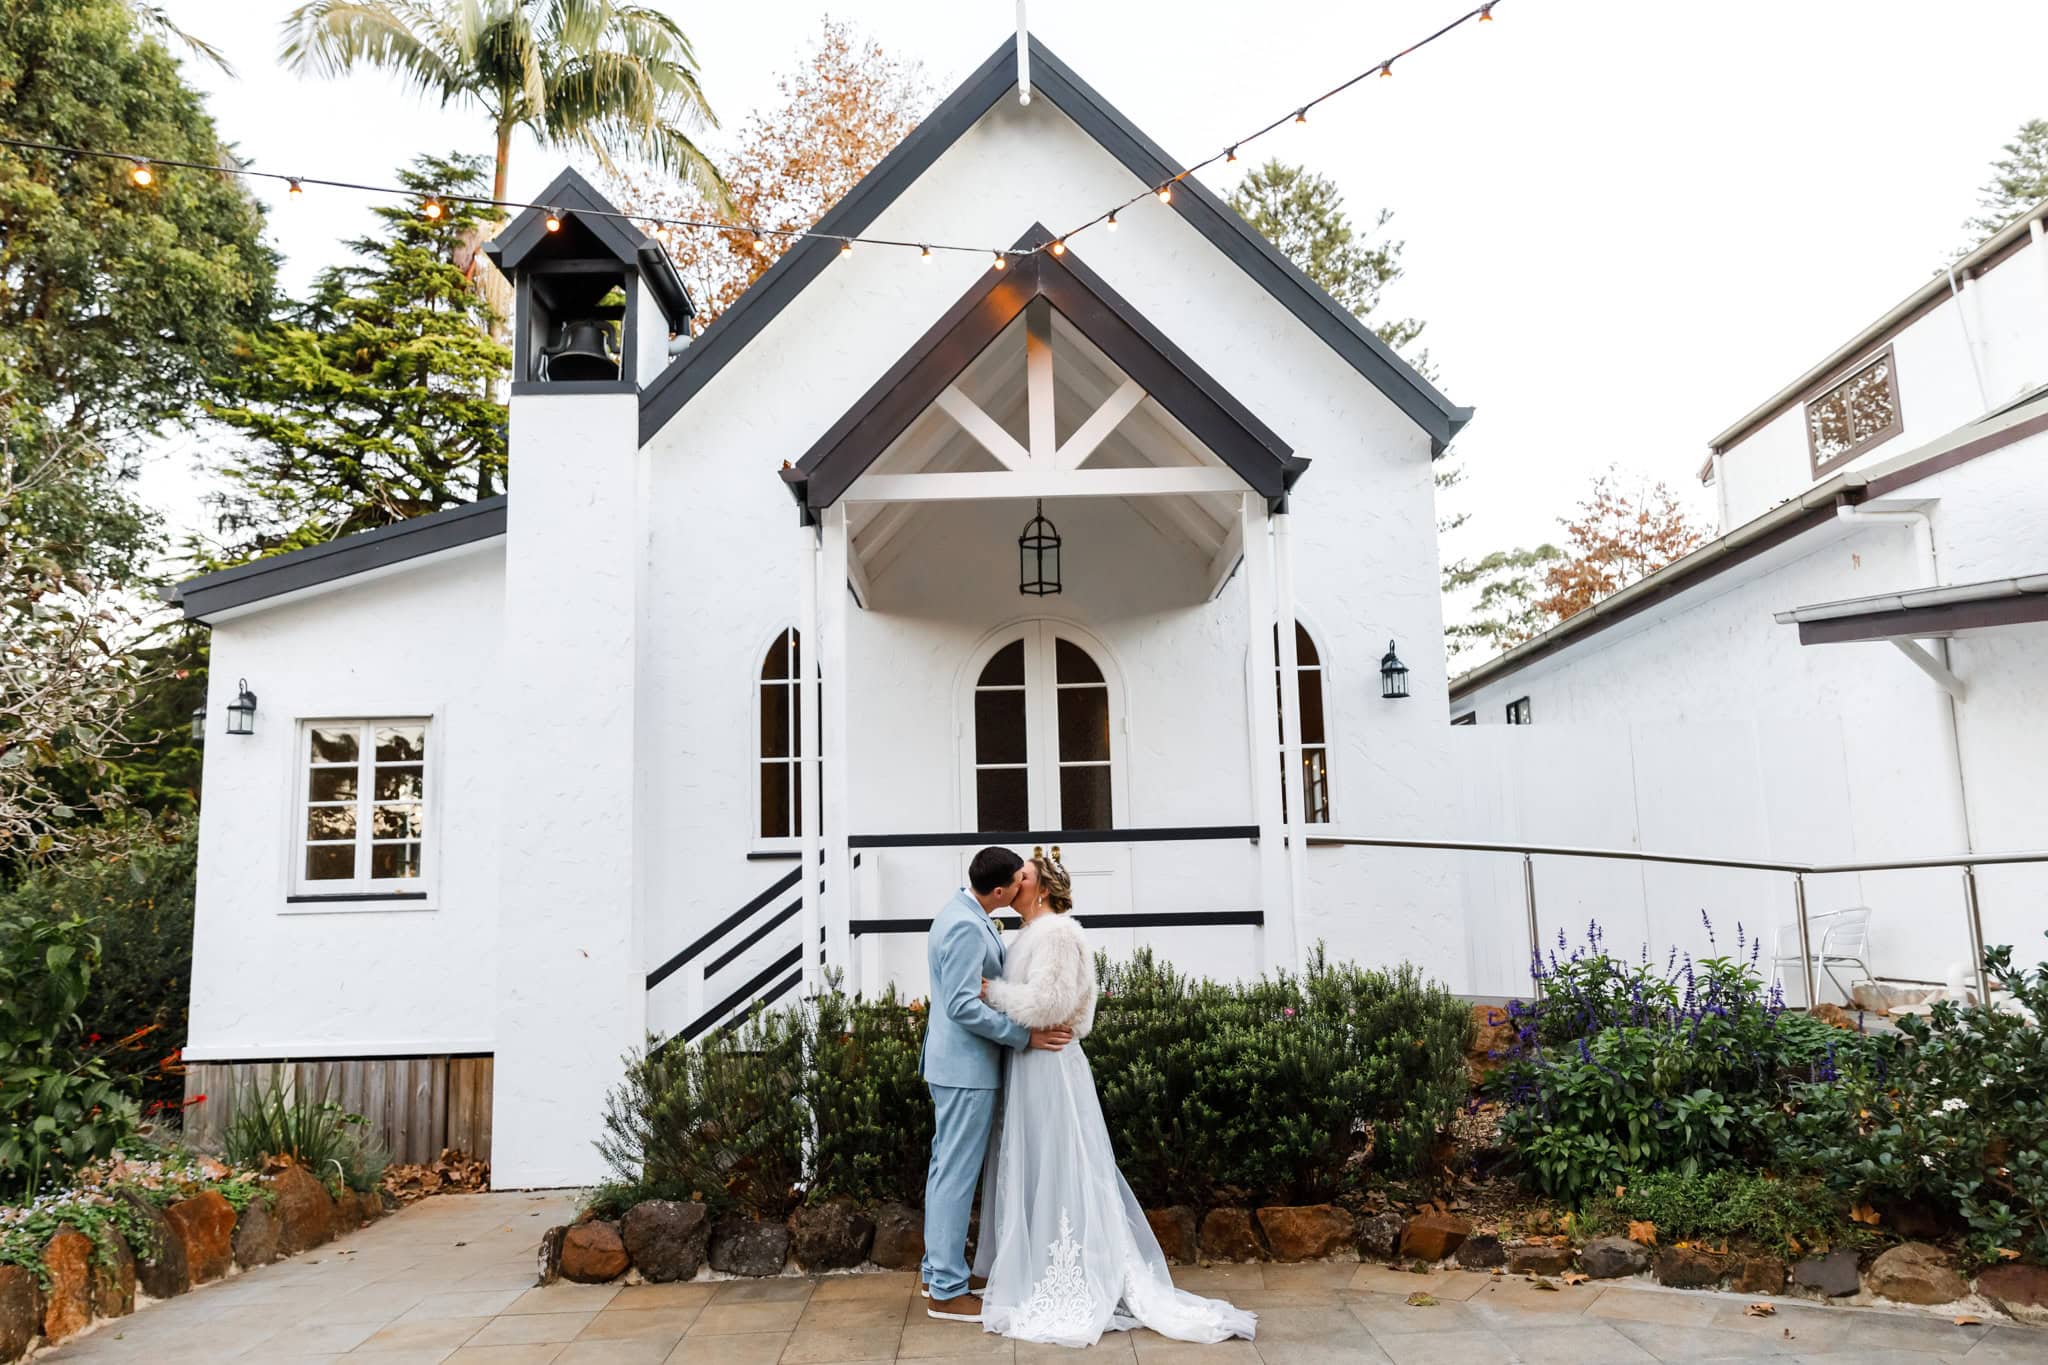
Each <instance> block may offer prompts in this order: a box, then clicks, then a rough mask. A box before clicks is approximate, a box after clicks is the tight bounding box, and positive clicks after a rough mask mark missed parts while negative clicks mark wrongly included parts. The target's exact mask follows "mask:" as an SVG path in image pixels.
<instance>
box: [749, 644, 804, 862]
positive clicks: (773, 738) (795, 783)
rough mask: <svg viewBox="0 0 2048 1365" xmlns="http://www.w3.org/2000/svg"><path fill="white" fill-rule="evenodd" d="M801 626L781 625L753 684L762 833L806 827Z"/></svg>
mask: <svg viewBox="0 0 2048 1365" xmlns="http://www.w3.org/2000/svg"><path fill="white" fill-rule="evenodd" d="M800 644H801V642H800V640H799V639H798V636H797V632H796V631H795V630H794V629H793V628H792V629H790V630H784V631H780V632H778V633H777V634H776V636H775V641H774V643H773V644H771V645H769V646H768V653H767V656H766V657H765V658H763V659H762V660H761V677H760V681H759V683H758V684H757V685H756V687H755V692H756V704H755V710H756V711H757V712H758V713H759V715H760V726H761V728H760V736H761V740H760V743H761V759H760V789H761V796H760V802H759V807H758V811H759V820H758V824H757V827H756V830H755V832H756V833H757V834H758V835H759V837H761V838H762V839H794V838H797V837H798V836H800V835H801V834H802V833H803V832H804V829H803V820H804V802H803V764H802V761H801V760H802V749H803V724H802V722H803V691H802V689H801V688H800V687H798V686H797V683H798V680H799V679H801V678H802V677H803V672H802V656H803V651H802V649H801V648H800Z"/></svg>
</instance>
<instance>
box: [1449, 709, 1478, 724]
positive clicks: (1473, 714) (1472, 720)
mask: <svg viewBox="0 0 2048 1365" xmlns="http://www.w3.org/2000/svg"><path fill="white" fill-rule="evenodd" d="M1478 723H1479V713H1478V712H1477V711H1467V712H1465V713H1464V714H1463V715H1457V716H1452V717H1451V724H1453V725H1477V724H1478Z"/></svg>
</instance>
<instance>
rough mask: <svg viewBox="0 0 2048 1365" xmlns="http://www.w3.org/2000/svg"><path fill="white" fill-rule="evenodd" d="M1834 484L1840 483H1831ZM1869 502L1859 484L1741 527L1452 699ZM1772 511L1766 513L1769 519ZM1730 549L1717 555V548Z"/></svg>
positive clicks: (1482, 673)
mask: <svg viewBox="0 0 2048 1365" xmlns="http://www.w3.org/2000/svg"><path fill="white" fill-rule="evenodd" d="M1830 482H1831V483H1832V482H1834V481H1832V480H1831V481H1830ZM1861 501H1863V490H1862V488H1860V487H1857V486H1844V487H1840V488H1838V489H1836V490H1835V491H1832V492H1830V493H1829V494H1828V495H1827V496H1825V497H1821V498H1817V499H1815V500H1814V501H1812V502H1810V503H1808V504H1806V505H1804V506H1798V507H1792V505H1790V504H1788V509H1790V510H1788V511H1787V513H1786V515H1784V516H1783V518H1782V519H1780V520H1779V521H1777V522H1776V524H1775V525H1771V526H1768V527H1757V528H1756V531H1755V532H1754V533H1751V534H1747V535H1745V530H1746V528H1739V529H1737V530H1736V531H1734V532H1732V533H1730V535H1728V536H1727V537H1724V538H1723V539H1722V540H1720V541H1714V542H1710V543H1709V544H1708V545H1706V546H1702V547H1701V548H1700V549H1697V550H1694V551H1693V552H1692V553H1691V554H1689V555H1686V556H1685V557H1684V558H1682V559H1676V560H1673V561H1672V562H1671V563H1670V564H1667V565H1665V566H1664V567H1663V568H1662V569H1659V570H1658V571H1657V572H1656V573H1655V574H1652V575H1651V576H1650V577H1648V578H1645V579H1643V580H1641V581H1640V582H1638V583H1635V584H1632V585H1631V586H1630V587H1627V588H1624V589H1622V590H1621V591H1620V592H1618V593H1616V594H1615V595H1614V596H1612V597H1610V598H1608V599H1606V600H1605V601H1604V602H1599V603H1596V604H1595V605H1593V606H1591V607H1588V608H1587V609H1586V610H1585V611H1583V612H1580V613H1579V614H1578V615H1577V616H1573V617H1569V618H1567V619H1565V620H1563V621H1560V622H1558V624H1556V625H1554V626H1552V627H1551V628H1550V629H1549V630H1547V631H1545V632H1544V633H1543V634H1541V635H1539V636H1537V637H1536V638H1535V639H1533V640H1530V641H1527V642H1526V643H1524V644H1520V645H1517V646H1515V648H1513V649H1511V650H1509V651H1508V652H1507V653H1506V654H1503V655H1501V656H1500V657H1499V658H1496V659H1489V660H1488V661H1487V662H1485V663H1483V664H1480V665H1479V666H1478V667H1476V668H1474V669H1473V670H1472V671H1471V672H1469V673H1466V674H1465V675H1463V676H1462V677H1457V678H1453V679H1451V687H1450V699H1451V701H1453V702H1461V701H1463V700H1465V699H1466V698H1467V697H1470V696H1471V695H1472V694H1473V693H1475V692H1477V691H1479V690H1480V689H1481V688H1483V687H1485V686H1487V685H1488V684H1489V683H1492V682H1495V681H1498V680H1499V679H1500V678H1502V677H1504V676H1506V675H1507V674H1509V673H1514V672H1519V671H1520V670H1522V669H1524V668H1527V667H1528V666H1529V665H1530V664H1533V663H1535V662H1536V661H1537V660H1539V659H1546V658H1548V657H1550V656H1551V655H1552V654H1555V653H1557V652H1558V651H1559V650H1561V649H1565V648H1567V647H1568V646H1571V645H1575V644H1578V643H1580V642H1582V641H1584V640H1586V639H1587V638H1589V637H1591V636H1593V635H1597V634H1599V633H1600V632H1601V631H1603V630H1606V629H1607V628H1608V627H1610V626H1614V625H1618V624H1620V623H1621V622H1623V621H1626V620H1628V619H1629V618H1630V617H1632V616H1635V615H1636V614H1637V613H1639V612H1642V611H1645V610H1647V609H1648V608H1650V607H1654V606H1656V605H1657V604H1659V603H1661V602H1667V601H1669V600H1670V599H1672V598H1674V597H1677V596H1678V595H1679V594H1680V593H1684V592H1689V591H1691V590H1692V589H1693V588H1696V587H1698V586H1699V585H1700V584H1701V583H1704V582H1706V581H1707V580H1708V579H1710V578H1713V577H1714V576H1716V575H1717V574H1720V573H1723V572H1725V571H1727V570H1729V569H1732V568H1734V567H1735V566H1736V565H1738V564H1742V563H1745V562H1747V561H1749V560H1751V559H1754V558H1756V557H1757V556H1758V555H1760V554H1763V553H1764V552H1765V551H1767V550H1774V549H1776V548H1777V547H1778V546H1780V545H1783V544H1784V543H1785V542H1786V541H1788V540H1793V539H1796V538H1797V537H1799V536H1802V535H1805V534H1806V533H1807V532H1808V531H1811V530H1813V529H1814V528H1815V527H1818V526H1828V525H1832V524H1834V523H1835V522H1836V521H1838V520H1839V519H1840V516H1841V513H1840V509H1841V508H1843V507H1847V506H1854V505H1855V504H1857V503H1859V502H1861ZM1771 515H1772V514H1771V513H1766V514H1765V517H1764V518H1759V519H1758V520H1760V521H1761V520H1765V519H1766V518H1768V517H1770V516H1771ZM1717 546H1720V547H1725V548H1722V549H1720V550H1719V551H1718V552H1716V549H1715V547H1717Z"/></svg>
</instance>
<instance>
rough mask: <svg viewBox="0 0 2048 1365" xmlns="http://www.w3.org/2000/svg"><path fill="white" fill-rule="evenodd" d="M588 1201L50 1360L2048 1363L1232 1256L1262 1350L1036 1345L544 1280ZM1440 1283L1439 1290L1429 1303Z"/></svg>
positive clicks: (1808, 1316)
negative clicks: (1417, 1303)
mask: <svg viewBox="0 0 2048 1365" xmlns="http://www.w3.org/2000/svg"><path fill="white" fill-rule="evenodd" d="M573 1208H574V1198H573V1196H570V1195H564V1194H520V1193H504V1194H491V1195H478V1196H460V1197H444V1198H439V1199H430V1200H427V1201H426V1202H424V1203H421V1204H416V1205H414V1206H413V1207H412V1208H410V1209H407V1210H406V1211H405V1212H403V1213H401V1214H398V1215H396V1216H394V1217H391V1218H387V1219H385V1220H384V1221H383V1222H381V1223H378V1224H375V1225H373V1226H371V1227H368V1228H365V1229H363V1230H361V1231H359V1232H357V1233H354V1234H353V1235H351V1236H349V1237H347V1238H344V1239H342V1240H341V1241H338V1242H334V1243H331V1244H330V1245H328V1246H325V1247H322V1248H320V1249H319V1250H317V1251H314V1252H312V1253H310V1254H308V1255H305V1256H301V1257H298V1258H296V1259H294V1260H290V1261H284V1262H280V1263H279V1264H277V1265H273V1266H266V1267H264V1268H262V1269H260V1270H255V1271H251V1272H249V1273H248V1274H245V1275H240V1276H236V1277H235V1278H233V1279H231V1280H227V1281H224V1282H222V1283H219V1284H215V1285H210V1286H208V1287H206V1288H203V1289H199V1290H196V1291H194V1292H193V1293H190V1294H187V1295H185V1296H184V1297H182V1298H177V1299H172V1300H170V1301H168V1302H166V1303H159V1304H154V1305H152V1306H150V1307H148V1308H145V1309H143V1310H142V1311H141V1312H139V1313H137V1314H136V1315H135V1316H133V1317H129V1318H121V1319H116V1320H114V1321H112V1322H109V1323H106V1324H104V1325H102V1326H101V1327H100V1328H99V1329H98V1330H97V1331H95V1332H94V1333H93V1334H92V1335H90V1336H88V1337H84V1338H82V1339H80V1340H78V1341H76V1342H73V1343H70V1344H67V1345H65V1346H62V1347H59V1348H57V1349H56V1350H54V1351H51V1352H48V1353H47V1354H45V1355H43V1356H39V1357H37V1359H38V1360H39V1361H40V1360H48V1361H50V1362H52V1365H74V1362H76V1363H77V1365H83V1363H84V1362H89V1361H137V1362H149V1363H150V1365H198V1362H213V1361H224V1360H246V1361H262V1362H292V1361H313V1360H320V1361H345V1362H350V1363H351V1365H375V1362H383V1365H412V1362H419V1363H420V1365H426V1363H427V1362H441V1361H447V1362H451V1365H467V1363H470V1362H474V1365H485V1363H486V1362H492V1363H494V1365H587V1362H593V1361H603V1362H608V1363H611V1365H656V1362H670V1361H673V1362H705V1365H831V1363H832V1362H852V1361H892V1360H905V1361H908V1360H945V1359H953V1360H968V1359H972V1360H977V1361H1010V1362H1017V1365H1022V1362H1027V1361H1028V1362H1035V1361H1041V1360H1053V1359H1075V1360H1084V1359H1085V1360H1090V1361H1108V1362H1115V1361H1124V1362H1129V1363H1130V1365H1140V1363H1142V1365H1171V1363H1172V1362H1183V1361H1201V1362H1205V1363H1213V1365H1225V1363H1226V1362H1249V1363H1250V1365H1258V1362H1261V1361H1263V1362H1265V1365H1329V1363H1330V1362H1339V1361H1344V1362H1353V1361H1358V1362H1389V1361H1391V1362H1397V1363H1398V1365H1407V1362H1410V1361H1417V1362H1428V1363H1429V1365H1456V1363H1457V1362H1474V1363H1475V1365H1503V1363H1505V1362H1514V1361H1525V1362H1529V1365H1549V1362H1557V1363H1558V1365H1602V1363H1603V1362H1623V1361H1637V1362H1642V1361H1674V1362H1675V1361H1688V1362H1691V1361H1762V1360H1771V1361H1776V1362H1781V1363H1782V1362H1786V1361H1797V1360H1800V1359H1804V1358H1807V1357H1814V1358H1820V1357H1828V1358H1830V1359H1834V1360H1840V1361H1843V1362H1844V1363H1845V1365H1847V1363H1848V1362H1854V1363H1855V1365H1906V1363H1907V1362H1935V1361H1968V1362H1971V1365H1989V1363H1990V1362H2005V1361H2013V1362H2018V1361H2029V1362H2042V1361H2048V1332H2044V1331H2037V1330H2031V1329H2025V1328H2019V1327H2012V1326H2000V1325H1995V1324H1991V1325H1985V1326H1979V1327H1957V1326H1954V1325H1953V1324H1951V1323H1950V1322H1949V1321H1948V1320H1947V1319H1946V1318H1942V1317H1936V1316H1930V1315H1927V1314H1920V1313H1911V1312H1905V1311H1888V1310H1877V1309H1853V1308H1833V1309H1829V1308H1820V1307H1816V1306H1814V1305H1811V1304H1804V1303H1798V1302H1795V1301H1790V1300H1781V1301H1779V1307H1778V1312H1777V1315H1776V1316H1775V1317H1769V1318H1752V1317H1746V1316H1744V1313H1743V1308H1744V1306H1745V1304H1747V1303H1749V1302H1751V1300H1749V1299H1745V1298H1741V1297H1737V1296H1734V1295H1727V1294H1698V1293H1683V1292H1679V1291H1674V1290H1663V1289H1657V1288H1654V1287H1649V1286H1642V1285H1637V1284H1616V1285H1610V1286H1606V1287H1601V1286H1597V1285H1581V1286H1578V1287H1576V1288H1568V1289H1562V1290H1559V1291H1557V1292H1554V1293H1547V1292H1544V1291H1541V1290H1538V1289H1536V1288H1535V1287H1534V1286H1533V1285H1531V1284H1529V1283H1527V1282H1526V1281H1522V1280H1517V1279H1509V1278H1502V1277H1496V1276H1490V1275H1482V1274H1472V1273H1466V1272H1448V1273H1443V1274H1437V1275H1410V1274H1405V1273H1403V1272H1400V1271H1395V1270H1389V1269H1386V1268H1384V1267H1380V1266H1358V1265H1301V1266H1280V1265H1268V1266H1219V1267H1216V1268H1214V1269H1210V1270H1188V1271H1185V1272H1183V1273H1182V1274H1181V1275H1180V1277H1179V1278H1180V1280H1181V1283H1182V1284H1184V1285H1185V1286H1186V1287H1188V1288H1190V1289H1195V1290H1200V1291H1202V1292H1205V1293H1213V1294H1222V1295H1225V1296H1228V1297H1229V1298H1231V1299H1233V1300H1235V1301H1236V1302H1237V1303H1239V1304H1242V1305H1244V1306H1246V1307H1249V1308H1255V1309H1257V1310H1258V1312H1259V1339H1258V1342H1257V1343H1256V1345H1254V1344H1252V1343H1247V1342H1230V1343H1226V1344H1224V1345H1221V1346H1187V1345H1182V1344H1180V1343H1177V1342H1170V1341H1166V1340H1163V1339H1161V1338H1159V1337H1156V1336H1153V1335H1152V1334H1150V1333H1146V1332H1138V1333H1133V1334H1129V1335H1118V1334H1112V1335H1111V1336H1109V1337H1106V1338H1105V1339H1104V1341H1103V1343H1102V1344H1101V1345H1100V1346H1097V1347H1096V1348H1095V1349H1094V1350H1092V1351H1087V1352H1074V1351H1062V1350H1059V1349H1058V1348H1054V1347H1042V1346H1029V1345H1024V1346H1018V1345H1013V1344H1012V1343H1011V1342H1008V1341H1005V1340H1002V1339H1000V1338H996V1337H990V1336H987V1335H986V1334H984V1333H983V1332H981V1331H980V1330H979V1329H978V1328H975V1327H973V1326H970V1325H967V1324H963V1323H942V1322H934V1321H932V1320H931V1319H929V1318H927V1317H926V1316H925V1315H924V1312H923V1304H922V1302H921V1301H920V1300H918V1299H917V1298H916V1293H917V1286H916V1284H915V1282H914V1277H913V1276H910V1275H897V1274H889V1275H880V1274H877V1275H842V1276H828V1277H825V1278H823V1279H799V1278H784V1279H776V1280H734V1281H726V1282H722V1283H717V1284H702V1283H699V1284H680V1285H636V1286H625V1287H620V1286H613V1285H574V1284H558V1285H553V1286H550V1287H549V1288H546V1289H534V1288H532V1287H531V1286H532V1283H533V1248H534V1246H535V1244H536V1243H537V1242H538V1241H539V1239H540V1233H541V1230H542V1229H543V1228H546V1227H548V1226H550V1225H552V1224H554V1223H559V1222H563V1221H566V1219H567V1217H568V1216H569V1214H570V1213H571V1211H572V1210H573ZM1417 1290H1426V1291H1427V1292H1428V1293H1430V1294H1431V1295H1433V1296H1434V1297H1435V1298H1436V1299H1437V1300H1438V1302H1437V1303H1436V1305H1435V1306H1433V1307H1410V1306H1409V1305H1408V1303H1407V1301H1406V1300H1407V1297H1408V1295H1410V1294H1412V1293H1414V1292H1415V1291H1417Z"/></svg>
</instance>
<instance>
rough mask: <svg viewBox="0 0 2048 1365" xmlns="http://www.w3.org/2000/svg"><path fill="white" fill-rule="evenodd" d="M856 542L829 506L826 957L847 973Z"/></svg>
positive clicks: (822, 581)
mask: <svg viewBox="0 0 2048 1365" xmlns="http://www.w3.org/2000/svg"><path fill="white" fill-rule="evenodd" d="M851 539H852V537H851V534H850V532H849V529H848V527H847V524H846V504H845V503H843V502H842V503H836V504H834V505H833V506H831V507H829V508H827V509H826V510H825V533H824V538H823V544H822V555H821V557H822V560H823V563H822V568H823V573H822V574H821V575H820V578H819V582H818V592H819V594H820V596H819V599H818V618H819V626H820V628H821V629H822V630H823V631H824V646H825V647H824V651H823V652H822V653H821V654H819V656H818V662H819V663H820V664H821V665H823V667H824V670H825V677H824V683H823V686H824V689H825V696H824V704H823V708H822V710H821V712H820V714H819V717H818V720H819V723H820V724H821V725H822V726H823V727H824V731H825V741H824V749H825V753H824V760H825V790H824V793H823V795H824V798H825V818H824V822H823V825H822V829H823V832H824V835H825V900H824V912H825V918H824V923H825V938H826V958H827V960H828V961H830V962H831V964H832V965H833V966H835V967H838V968H839V969H840V970H841V971H844V970H846V967H847V960H848V958H850V957H851V956H852V937H853V935H852V930H851V928H850V927H849V926H850V925H851V923H852V915H853V857H852V854H851V853H850V852H849V850H848V848H847V843H846V840H847V836H848V835H850V834H852V832H853V831H852V829H851V827H850V826H849V823H848V821H849V819H850V818H851V816H852V810H853V807H852V802H851V801H850V800H849V799H848V795H847V793H848V791H849V789H850V786H851V784H850V782H849V781H848V777H849V774H848V772H847V755H848V754H849V753H851V752H852V749H853V746H852V744H851V743H849V741H850V740H851V738H852V736H851V735H849V734H848V733H847V717H848V716H849V715H850V714H851V708H849V706H848V705H847V694H848V692H849V691H850V690H851V687H852V682H853V680H852V678H851V677H850V676H849V672H850V669H851V664H852V660H851V658H850V657H849V652H848V648H847V634H848V630H847V618H848V617H850V616H852V615H853V599H852V597H851V596H850V595H849V594H848V593H847V590H846V570H847V558H848V556H849V554H850V553H851V546H850V543H849V542H850V541H851ZM817 951H818V942H817V939H816V938H815V937H813V938H811V939H809V940H806V942H805V943H804V960H805V961H807V962H808V961H810V960H811V958H812V957H814V956H815V955H816V954H817Z"/></svg>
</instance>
